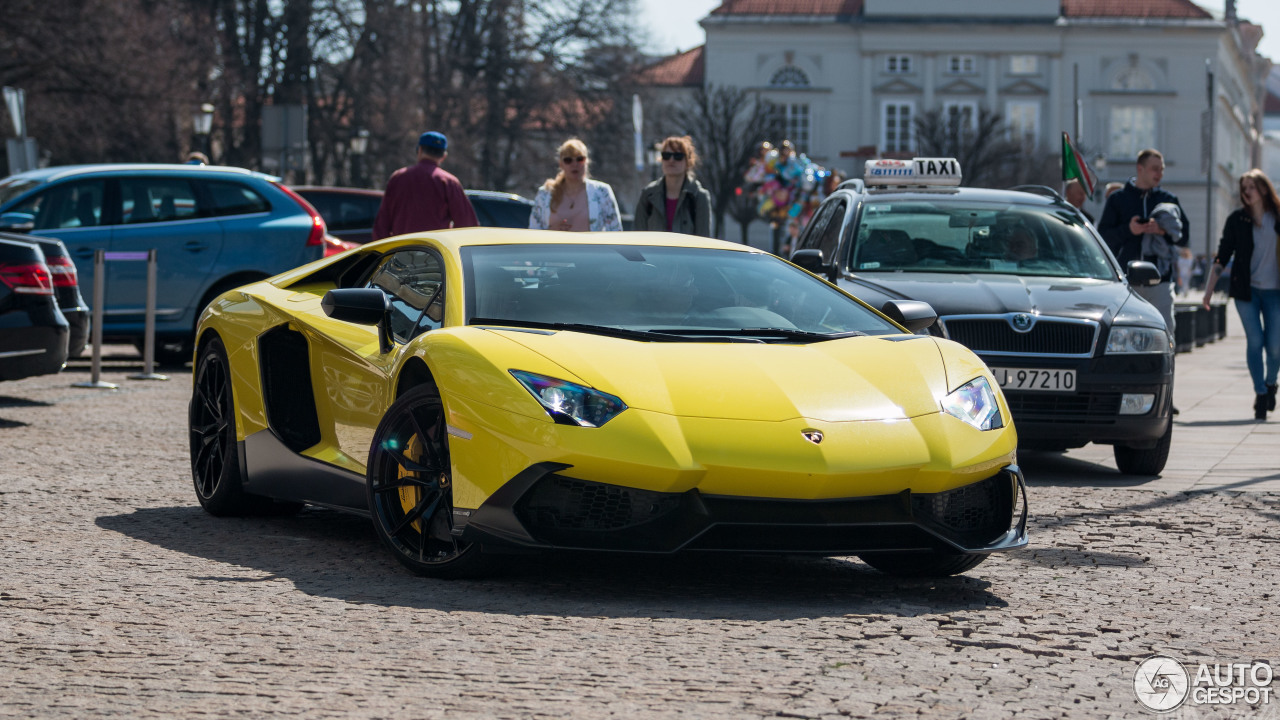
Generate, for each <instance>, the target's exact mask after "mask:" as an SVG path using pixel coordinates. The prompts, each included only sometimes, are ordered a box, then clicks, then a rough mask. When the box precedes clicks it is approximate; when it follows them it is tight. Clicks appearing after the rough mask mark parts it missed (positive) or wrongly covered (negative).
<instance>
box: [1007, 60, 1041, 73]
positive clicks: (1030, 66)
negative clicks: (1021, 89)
mask: <svg viewBox="0 0 1280 720" xmlns="http://www.w3.org/2000/svg"><path fill="white" fill-rule="evenodd" d="M1038 61H1039V58H1037V57H1036V56H1035V55H1010V56H1009V73H1010V74H1011V75H1035V74H1036V73H1037V72H1039V71H1040V64H1039V62H1038Z"/></svg>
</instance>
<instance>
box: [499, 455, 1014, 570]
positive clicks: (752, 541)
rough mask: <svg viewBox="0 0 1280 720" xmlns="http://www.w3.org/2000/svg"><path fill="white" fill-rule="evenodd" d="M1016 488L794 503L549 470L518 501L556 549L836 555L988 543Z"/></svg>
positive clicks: (518, 512) (537, 534)
mask: <svg viewBox="0 0 1280 720" xmlns="http://www.w3.org/2000/svg"><path fill="white" fill-rule="evenodd" d="M1016 486H1017V484H1016V480H1015V478H1014V477H1013V475H1012V473H1010V472H1008V471H1005V470H1002V471H1000V472H998V473H997V474H996V475H995V476H993V477H991V478H988V479H986V480H983V481H980V482H978V483H974V484H972V485H968V486H964V487H961V488H956V489H955V490H950V491H947V492H943V493H936V494H918V493H910V492H906V491H904V492H901V493H897V494H893V495H878V496H873V497H860V498H836V499H830V500H786V499H777V498H754V497H737V496H727V495H703V494H701V493H699V492H698V491H697V490H690V491H688V492H684V493H657V492H650V491H646V490H638V489H635V488H628V487H622V486H618V485H608V484H604V483H595V482H587V481H583V480H578V479H575V478H569V477H565V476H563V475H558V474H555V473H548V474H545V475H542V476H541V477H540V478H539V479H537V480H536V481H535V482H533V483H532V484H531V485H530V486H529V487H528V488H527V489H526V490H525V491H524V492H523V493H522V494H521V496H520V497H519V499H518V500H516V501H515V502H514V504H513V505H512V506H509V507H510V508H511V512H513V513H514V515H515V517H516V519H517V520H518V522H519V524H520V525H521V526H522V527H523V529H524V531H526V532H527V533H528V537H529V538H530V540H532V541H533V543H534V544H537V545H541V546H547V547H563V548H583V549H594V550H630V551H638V552H673V551H676V550H680V549H685V550H718V551H723V550H732V551H751V552H800V553H821V554H827V555H831V554H850V553H856V552H861V551H869V550H922V549H942V550H946V549H947V548H948V546H947V545H946V544H945V543H944V542H943V541H942V540H941V539H940V537H939V536H941V537H945V538H948V539H949V540H951V541H953V542H956V543H959V544H961V545H963V546H966V547H979V546H983V545H986V544H987V543H989V542H991V541H993V540H996V539H998V538H999V537H1000V536H1001V535H1003V534H1004V533H1005V532H1006V531H1007V530H1008V529H1009V527H1010V522H1011V518H1012V516H1013V510H1014V507H1015V505H1016V503H1015V502H1014V501H1015V499H1016V498H1015V493H1016ZM484 510H489V511H492V512H493V515H490V518H496V516H497V514H498V513H499V512H500V511H499V510H498V508H496V507H491V508H482V512H481V513H478V514H477V516H476V519H477V521H479V520H480V518H481V515H482V514H484V512H483V511H484ZM479 524H480V525H484V524H485V523H479ZM491 524H492V523H491ZM497 524H498V525H501V523H500V522H499V523H497Z"/></svg>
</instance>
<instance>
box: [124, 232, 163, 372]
mask: <svg viewBox="0 0 1280 720" xmlns="http://www.w3.org/2000/svg"><path fill="white" fill-rule="evenodd" d="M142 332H143V335H142V372H141V373H137V374H134V375H130V376H129V379H130V380H168V379H169V376H168V375H157V374H156V372H155V364H156V363H155V357H156V250H155V248H152V249H150V250H148V251H147V314H146V324H145V325H144V326H143V331H142Z"/></svg>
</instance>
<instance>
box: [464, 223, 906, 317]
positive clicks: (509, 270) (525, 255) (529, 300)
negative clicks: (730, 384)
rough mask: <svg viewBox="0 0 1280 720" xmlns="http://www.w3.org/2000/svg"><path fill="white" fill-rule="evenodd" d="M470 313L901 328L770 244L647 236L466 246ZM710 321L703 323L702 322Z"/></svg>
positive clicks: (467, 302) (479, 314) (466, 278)
mask: <svg viewBox="0 0 1280 720" xmlns="http://www.w3.org/2000/svg"><path fill="white" fill-rule="evenodd" d="M462 262H463V268H464V274H465V284H466V296H465V303H466V312H467V317H468V318H469V320H468V322H470V323H473V324H475V323H477V322H478V323H479V324H500V323H501V322H502V321H509V322H512V323H513V324H514V323H541V324H548V325H554V324H561V325H575V326H579V327H578V328H572V329H580V328H590V327H594V328H596V329H606V328H607V329H613V330H627V331H643V332H645V333H665V334H668V335H673V336H693V335H716V336H725V335H732V334H734V333H737V332H744V333H745V334H749V335H750V334H753V333H750V332H746V331H751V330H757V331H758V330H763V329H768V330H775V331H779V332H775V333H773V335H775V336H778V337H783V338H796V337H800V336H802V335H815V336H823V338H821V339H825V337H826V336H831V337H838V336H844V335H848V334H867V335H886V334H897V333H900V332H901V330H898V329H897V328H896V327H894V326H893V325H892V324H891V323H890V322H889V321H887V320H885V319H884V318H883V317H881V316H879V315H877V314H876V313H874V312H873V311H871V310H869V309H867V308H866V307H865V306H863V305H861V304H859V303H858V302H856V301H854V300H853V299H851V298H849V297H848V296H847V295H845V294H844V293H842V292H840V291H839V290H837V289H835V288H834V287H832V286H831V285H829V284H827V283H824V282H822V281H821V280H818V279H817V278H815V277H814V276H813V275H810V274H809V273H807V272H805V271H803V270H800V269H799V268H796V267H794V266H792V265H789V264H787V263H785V262H783V261H781V260H779V259H778V258H776V257H774V256H772V255H767V254H764V253H751V252H740V251H734V250H715V249H709V248H684V247H665V246H649V245H612V244H600V245H592V244H585V243H573V244H564V245H557V244H542V243H538V244H532V243H530V244H524V243H522V244H512V245H487V246H472V247H466V248H463V249H462ZM703 331H706V332H703Z"/></svg>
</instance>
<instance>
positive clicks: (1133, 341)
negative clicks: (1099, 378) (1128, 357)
mask: <svg viewBox="0 0 1280 720" xmlns="http://www.w3.org/2000/svg"><path fill="white" fill-rule="evenodd" d="M1170 347H1171V346H1170V344H1169V333H1167V332H1165V331H1164V330H1161V329H1159V328H1148V327H1132V326H1127V325H1115V326H1113V327H1112V328H1111V333H1110V334H1109V335H1107V354H1108V355H1121V354H1135V353H1162V352H1169V349H1170Z"/></svg>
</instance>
